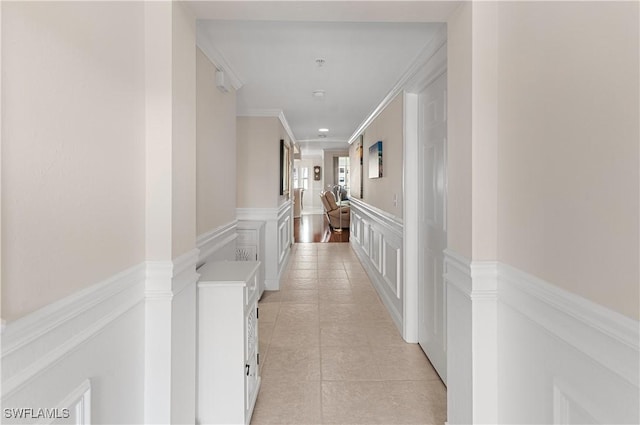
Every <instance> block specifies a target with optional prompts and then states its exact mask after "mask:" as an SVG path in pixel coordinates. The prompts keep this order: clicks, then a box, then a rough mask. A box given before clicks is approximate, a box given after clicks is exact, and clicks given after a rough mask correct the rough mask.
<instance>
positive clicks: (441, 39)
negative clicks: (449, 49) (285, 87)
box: [348, 26, 447, 144]
mask: <svg viewBox="0 0 640 425" xmlns="http://www.w3.org/2000/svg"><path fill="white" fill-rule="evenodd" d="M446 42H447V29H446V27H444V26H443V28H442V29H440V31H438V32H437V33H436V34H435V36H434V37H433V38H432V39H431V41H429V43H427V45H426V46H425V47H424V48H423V49H422V50H421V51H420V53H419V54H418V55H417V56H416V59H415V60H414V61H413V63H412V64H411V65H410V66H409V68H408V69H407V70H406V71H405V73H404V74H402V77H400V79H399V80H398V82H397V83H396V84H395V85H394V86H393V88H392V89H391V90H390V91H389V92H388V93H387V95H386V96H385V97H384V98H383V99H382V101H381V102H380V103H379V104H378V106H376V107H375V108H374V109H373V111H371V113H369V115H367V118H365V120H364V121H362V123H361V124H360V125H359V126H358V127H357V128H356V131H354V132H353V134H352V135H351V137H350V138H349V140H348V143H349V144H351V143H353V142H354V141H356V140H357V139H358V137H360V135H361V134H362V133H363V132H364V131H365V130H366V129H367V127H369V125H371V123H372V122H373V120H375V119H376V118H377V117H378V115H380V113H382V111H384V109H385V108H386V107H387V106H389V104H390V103H391V102H392V101H393V99H395V98H396V96H397V95H398V94H400V93H401V92H402V91H403V90H405V89H407V88H409V86H410V85H412V83H413V80H414V79H415V77H416V75H417V74H418V73H419V72H420V70H422V69H423V68H424V67H425V66H426V65H427V64H428V63H429V61H430V60H431V58H432V57H433V56H434V55H435V54H436V53H438V51H439V50H440V48H441V47H442V46H443V45H445V44H446Z"/></svg>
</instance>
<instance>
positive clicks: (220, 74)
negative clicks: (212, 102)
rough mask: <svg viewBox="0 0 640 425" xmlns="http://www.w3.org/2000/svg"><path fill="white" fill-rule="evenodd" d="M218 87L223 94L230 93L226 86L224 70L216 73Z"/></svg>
mask: <svg viewBox="0 0 640 425" xmlns="http://www.w3.org/2000/svg"><path fill="white" fill-rule="evenodd" d="M216 87H217V88H218V90H220V91H221V92H222V93H227V92H229V89H228V88H227V86H226V84H225V81H224V71H222V70H217V71H216Z"/></svg>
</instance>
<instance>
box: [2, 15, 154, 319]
mask: <svg viewBox="0 0 640 425" xmlns="http://www.w3.org/2000/svg"><path fill="white" fill-rule="evenodd" d="M114 22H117V31H114ZM143 23H144V9H143V5H142V4H141V3H133V4H132V3H117V4H115V3H94V2H78V3H55V4H51V3H26V2H16V3H7V2H4V3H3V4H2V86H3V91H2V102H3V122H2V124H3V125H2V230H3V232H2V317H3V318H4V319H7V320H14V319H16V318H18V317H21V316H24V315H25V314H27V313H29V312H32V311H34V310H36V309H38V308H40V307H43V306H45V305H46V304H49V303H51V302H53V301H56V300H58V299H60V298H62V297H64V296H67V295H69V294H71V293H73V292H75V291H78V290H80V289H82V288H84V287H86V286H89V285H92V284H94V283H96V282H98V281H100V280H102V279H105V278H107V277H110V276H112V275H113V274H115V273H117V272H119V271H121V270H123V269H126V268H128V267H131V266H133V265H135V264H138V263H140V262H141V261H143V260H144V255H145V250H144V244H145V234H144V211H145V196H144V193H145V169H144V168H145V167H144V154H145V150H144V146H145V127H144V123H145V120H144V117H145V115H144V114H145V104H144V99H145V97H144V96H145V92H144V90H145V82H144V75H145V74H144V25H143Z"/></svg>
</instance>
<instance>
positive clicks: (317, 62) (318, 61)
mask: <svg viewBox="0 0 640 425" xmlns="http://www.w3.org/2000/svg"><path fill="white" fill-rule="evenodd" d="M325 62H326V61H325V60H324V59H322V58H318V59H316V65H318V67H322V66H323V65H324V64H325Z"/></svg>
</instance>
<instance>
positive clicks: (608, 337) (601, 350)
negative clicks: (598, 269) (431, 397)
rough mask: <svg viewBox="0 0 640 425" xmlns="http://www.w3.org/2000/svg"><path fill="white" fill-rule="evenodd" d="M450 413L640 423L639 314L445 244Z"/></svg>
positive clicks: (471, 417)
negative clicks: (621, 311) (616, 309)
mask: <svg viewBox="0 0 640 425" xmlns="http://www.w3.org/2000/svg"><path fill="white" fill-rule="evenodd" d="M445 254H446V257H445V282H446V284H447V288H448V291H449V292H448V294H449V297H448V299H447V310H448V314H447V321H448V324H447V326H448V335H447V336H448V357H447V374H448V384H449V386H448V392H447V403H448V406H447V408H448V423H450V424H454V423H488V422H491V423H504V424H524V423H555V424H580V423H602V424H605V423H617V424H622V423H633V424H637V423H640V388H639V385H638V384H639V382H638V381H639V376H640V348H639V347H640V335H639V333H640V324H639V323H638V321H637V320H633V319H630V318H628V317H625V316H622V315H620V314H618V313H616V312H613V311H611V310H608V309H606V308H604V307H602V306H600V305H598V304H595V303H593V302H591V301H588V300H586V299H584V298H582V297H580V296H578V295H576V294H573V293H570V292H567V291H564V290H562V289H561V288H559V287H557V286H554V285H552V284H550V283H548V282H545V281H543V280H541V279H538V278H536V277H534V276H531V275H529V274H527V273H525V272H523V271H521V270H518V269H515V268H513V267H511V266H509V265H506V264H502V263H497V262H496V263H486V262H476V263H472V262H470V261H469V260H468V259H465V258H463V257H461V256H459V255H457V254H456V253H454V252H451V251H446V252H445Z"/></svg>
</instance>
